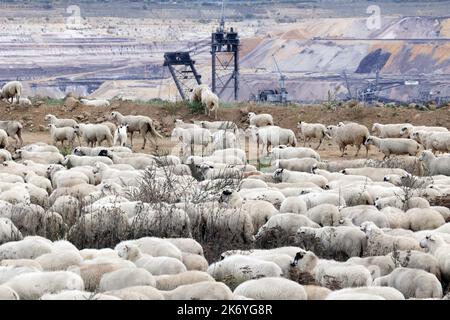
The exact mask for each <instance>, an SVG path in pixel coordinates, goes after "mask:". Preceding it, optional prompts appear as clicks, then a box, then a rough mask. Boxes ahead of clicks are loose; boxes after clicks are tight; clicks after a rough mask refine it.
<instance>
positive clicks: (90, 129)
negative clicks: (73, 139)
mask: <svg viewBox="0 0 450 320" xmlns="http://www.w3.org/2000/svg"><path fill="white" fill-rule="evenodd" d="M74 129H75V133H76V134H77V135H81V136H82V137H83V140H84V141H85V142H86V143H87V145H88V146H92V147H94V146H95V144H96V143H98V145H99V146H101V144H102V142H103V141H106V143H107V144H108V146H109V147H111V146H112V141H113V136H112V135H111V131H110V130H109V128H108V127H107V126H105V125H104V124H81V123H80V124H77V125H76V126H75V127H74Z"/></svg>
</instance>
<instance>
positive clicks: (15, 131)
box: [0, 121, 23, 146]
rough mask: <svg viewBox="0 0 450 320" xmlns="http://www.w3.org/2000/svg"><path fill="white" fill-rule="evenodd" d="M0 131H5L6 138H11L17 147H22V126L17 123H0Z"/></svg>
mask: <svg viewBox="0 0 450 320" xmlns="http://www.w3.org/2000/svg"><path fill="white" fill-rule="evenodd" d="M0 129H2V130H5V132H6V133H7V134H8V137H11V138H13V139H14V140H15V141H16V145H17V146H22V145H23V140H22V129H23V126H22V124H21V123H20V122H18V121H0Z"/></svg>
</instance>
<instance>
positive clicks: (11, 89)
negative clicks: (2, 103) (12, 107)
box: [0, 81, 23, 104]
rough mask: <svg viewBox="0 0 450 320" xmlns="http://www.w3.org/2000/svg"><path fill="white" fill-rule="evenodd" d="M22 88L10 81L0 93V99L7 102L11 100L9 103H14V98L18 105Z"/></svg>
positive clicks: (19, 84)
mask: <svg viewBox="0 0 450 320" xmlns="http://www.w3.org/2000/svg"><path fill="white" fill-rule="evenodd" d="M22 91H23V86H22V83H20V82H19V81H10V82H7V83H6V84H5V85H4V86H3V87H2V90H1V92H0V99H6V100H7V101H8V102H10V101H9V99H11V102H10V103H13V102H14V98H16V103H17V104H19V102H20V96H21V95H22Z"/></svg>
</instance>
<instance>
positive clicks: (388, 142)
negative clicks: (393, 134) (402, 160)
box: [364, 136, 420, 160]
mask: <svg viewBox="0 0 450 320" xmlns="http://www.w3.org/2000/svg"><path fill="white" fill-rule="evenodd" d="M364 144H365V145H366V146H368V145H374V146H376V147H377V148H378V149H379V150H380V151H381V152H382V153H383V154H384V158H383V160H385V159H387V158H388V157H389V156H391V155H405V154H408V155H410V156H415V155H417V153H418V152H419V149H420V145H419V144H418V143H417V142H416V141H414V140H411V139H404V138H384V139H381V138H378V137H375V136H369V137H368V138H367V139H366V141H365V143H364Z"/></svg>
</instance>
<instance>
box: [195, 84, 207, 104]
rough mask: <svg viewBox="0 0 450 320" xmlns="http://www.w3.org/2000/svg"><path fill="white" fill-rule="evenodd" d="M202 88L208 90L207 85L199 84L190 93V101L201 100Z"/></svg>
mask: <svg viewBox="0 0 450 320" xmlns="http://www.w3.org/2000/svg"><path fill="white" fill-rule="evenodd" d="M203 90H209V87H208V85H206V84H199V85H197V86H196V87H195V88H194V89H193V90H192V94H191V102H200V103H201V102H202V92H203Z"/></svg>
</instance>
